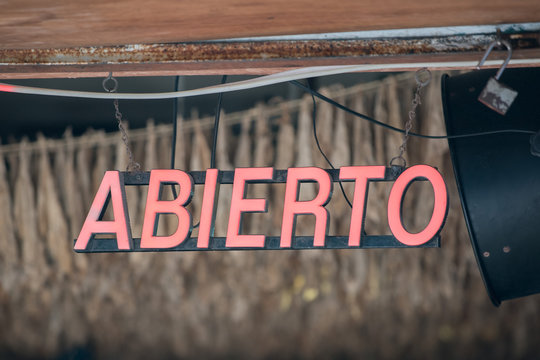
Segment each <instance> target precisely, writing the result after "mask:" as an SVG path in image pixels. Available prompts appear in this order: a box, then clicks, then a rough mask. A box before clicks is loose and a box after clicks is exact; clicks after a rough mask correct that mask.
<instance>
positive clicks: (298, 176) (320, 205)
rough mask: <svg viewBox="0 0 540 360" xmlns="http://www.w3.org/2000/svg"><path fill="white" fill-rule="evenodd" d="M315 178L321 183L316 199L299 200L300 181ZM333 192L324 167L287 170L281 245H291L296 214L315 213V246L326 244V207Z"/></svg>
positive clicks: (314, 179) (330, 180)
mask: <svg viewBox="0 0 540 360" xmlns="http://www.w3.org/2000/svg"><path fill="white" fill-rule="evenodd" d="M307 180H313V181H316V182H318V183H319V193H318V194H317V196H315V199H313V200H308V201H298V193H299V190H300V182H305V181H307ZM331 194H332V179H331V178H330V175H329V174H328V173H327V172H326V171H324V170H323V169H320V168H316V167H305V168H290V169H289V170H288V171H287V185H286V188H285V201H284V204H283V222H282V224H281V240H280V246H281V247H291V242H292V236H293V234H294V226H295V224H296V215H300V214H313V215H315V233H314V236H313V245H314V246H324V240H325V238H326V231H327V229H328V210H326V208H325V207H324V205H326V204H327V203H328V200H329V199H330V195H331Z"/></svg>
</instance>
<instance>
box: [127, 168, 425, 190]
mask: <svg viewBox="0 0 540 360" xmlns="http://www.w3.org/2000/svg"><path fill="white" fill-rule="evenodd" d="M404 170H405V169H403V168H401V167H399V166H393V167H387V168H386V170H385V173H384V179H374V180H370V181H374V182H376V181H394V180H396V179H397V177H398V176H399V174H401V172H403V171H404ZM325 171H326V172H327V173H328V174H329V175H330V178H331V179H332V181H333V182H337V181H340V180H339V169H335V170H334V169H325ZM187 173H188V174H189V175H191V177H192V179H193V183H194V184H195V185H204V182H205V179H206V172H205V171H187ZM120 178H121V179H122V178H123V179H124V185H126V186H144V185H148V183H149V182H150V172H149V171H141V172H121V177H120ZM419 180H424V179H423V178H419ZM233 181H234V171H233V170H225V171H222V170H220V171H219V175H218V183H220V184H223V185H230V184H232V183H233ZM341 181H342V182H352V181H354V180H341ZM286 182H287V170H274V177H273V179H272V180H264V181H249V183H255V184H256V183H270V184H283V183H286ZM306 182H310V181H306Z"/></svg>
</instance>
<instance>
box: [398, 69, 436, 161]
mask: <svg viewBox="0 0 540 360" xmlns="http://www.w3.org/2000/svg"><path fill="white" fill-rule="evenodd" d="M414 79H415V80H416V91H415V93H414V97H413V99H412V102H411V110H410V111H409V119H408V120H407V122H406V123H405V132H404V133H403V142H402V143H401V145H400V146H399V155H398V156H395V157H393V158H392V160H390V166H399V167H402V168H405V167H406V166H407V161H406V160H405V158H404V157H403V154H404V153H405V152H406V151H407V141H408V140H409V132H410V131H411V129H412V126H413V121H414V120H416V108H417V107H418V105H420V104H421V103H422V101H421V98H420V91H421V90H422V88H424V87H425V86H427V85H428V84H429V82H430V81H431V72H430V71H429V70H428V69H427V68H422V69H419V70H418V71H416V74H415V75H414ZM398 161H399V162H400V163H399V164H398V163H396V162H398Z"/></svg>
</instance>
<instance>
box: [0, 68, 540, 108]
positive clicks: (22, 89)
mask: <svg viewBox="0 0 540 360" xmlns="http://www.w3.org/2000/svg"><path fill="white" fill-rule="evenodd" d="M501 64H502V61H501V60H488V61H486V62H485V63H484V67H495V66H500V65H501ZM534 64H540V59H512V60H511V61H510V65H529V66H530V65H534ZM476 65H477V62H476V61H454V62H426V63H402V64H399V63H398V64H375V65H373V64H370V65H336V66H314V67H307V68H300V69H294V70H288V71H283V72H280V73H276V74H271V75H266V76H260V77H257V78H253V79H249V80H242V81H237V82H234V83H228V84H221V85H214V86H209V87H205V88H200V89H194V90H183V91H174V92H164V93H122V94H121V93H102V92H90V91H73V90H58V89H45V88H37V87H30V86H20V85H12V84H5V83H0V92H1V91H3V92H11V93H19V94H32V95H47V96H65V97H77V98H91V99H131V100H151V99H171V98H181V97H189V96H199V95H209V94H219V93H221V92H222V93H225V92H231V91H239V90H247V89H253V88H257V87H261V86H267V85H273V84H279V83H284V82H288V81H292V80H300V79H307V78H312V77H320V76H329V75H338V74H346V73H351V72H362V71H364V72H365V71H408V70H412V69H419V68H424V67H425V68H429V69H430V70H437V69H444V70H452V69H455V70H457V69H463V68H473V67H475V66H476Z"/></svg>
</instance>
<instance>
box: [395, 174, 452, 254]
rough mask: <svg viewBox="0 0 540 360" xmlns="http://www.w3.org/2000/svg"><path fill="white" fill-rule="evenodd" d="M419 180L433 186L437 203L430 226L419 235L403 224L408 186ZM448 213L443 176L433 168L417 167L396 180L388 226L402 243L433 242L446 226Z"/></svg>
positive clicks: (415, 244) (412, 244) (434, 206)
mask: <svg viewBox="0 0 540 360" xmlns="http://www.w3.org/2000/svg"><path fill="white" fill-rule="evenodd" d="M417 178H426V179H427V180H428V181H429V182H431V185H432V186H433V192H434V194H435V203H434V205H433V214H432V216H431V220H430V221H429V224H428V225H427V226H426V228H425V229H424V230H422V231H421V232H419V233H417V234H411V233H409V232H408V231H407V230H405V228H404V227H403V224H402V222H401V202H402V200H403V195H404V194H405V192H406V191H407V188H408V186H409V185H410V183H411V182H413V181H414V180H415V179H417ZM447 211H448V194H447V192H446V184H445V183H444V179H443V178H442V176H441V174H439V172H438V171H437V170H435V169H434V168H432V167H431V166H427V165H415V166H411V167H410V168H408V169H407V170H405V171H404V172H403V173H402V174H401V175H400V176H399V177H398V178H397V180H396V182H395V183H394V186H393V187H392V190H391V191H390V198H389V199H388V225H390V230H392V234H394V236H395V237H396V239H398V240H399V241H400V242H401V243H403V244H405V245H409V246H418V245H422V244H424V243H426V242H428V241H429V240H431V239H432V238H433V237H434V236H435V235H436V234H437V233H438V232H439V231H440V230H441V228H442V226H443V225H444V220H445V219H446V212H447Z"/></svg>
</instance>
